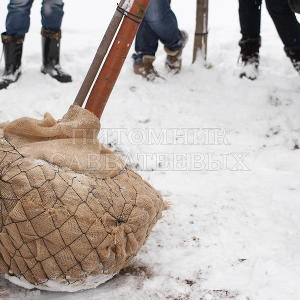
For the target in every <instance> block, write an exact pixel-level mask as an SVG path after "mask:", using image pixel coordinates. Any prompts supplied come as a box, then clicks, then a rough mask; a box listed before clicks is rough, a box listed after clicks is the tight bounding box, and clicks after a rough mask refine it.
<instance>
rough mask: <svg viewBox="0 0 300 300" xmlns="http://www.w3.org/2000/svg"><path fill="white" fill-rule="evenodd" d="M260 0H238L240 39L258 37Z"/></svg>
mask: <svg viewBox="0 0 300 300" xmlns="http://www.w3.org/2000/svg"><path fill="white" fill-rule="evenodd" d="M261 4H262V1H261V0H239V18H240V25H241V34H242V39H243V40H247V39H257V38H259V37H260V23H261Z"/></svg>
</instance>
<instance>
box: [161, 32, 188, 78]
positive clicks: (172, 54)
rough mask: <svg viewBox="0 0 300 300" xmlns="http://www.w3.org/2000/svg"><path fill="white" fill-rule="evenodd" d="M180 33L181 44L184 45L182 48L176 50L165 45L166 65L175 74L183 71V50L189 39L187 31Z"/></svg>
mask: <svg viewBox="0 0 300 300" xmlns="http://www.w3.org/2000/svg"><path fill="white" fill-rule="evenodd" d="M180 33H181V45H182V47H181V49H179V50H175V51H174V50H171V49H168V48H167V47H165V51H166V53H167V58H166V62H165V66H166V68H167V70H168V71H169V72H172V73H174V74H177V73H179V72H180V71H181V66H182V50H183V48H184V47H185V45H186V43H187V41H188V34H187V33H186V32H185V31H180Z"/></svg>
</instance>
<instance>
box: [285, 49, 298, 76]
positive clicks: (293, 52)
mask: <svg viewBox="0 0 300 300" xmlns="http://www.w3.org/2000/svg"><path fill="white" fill-rule="evenodd" d="M284 51H285V53H286V55H287V56H288V57H289V58H290V60H291V62H292V64H293V66H294V68H295V70H296V71H297V72H298V73H299V74H300V47H290V48H288V47H285V48H284Z"/></svg>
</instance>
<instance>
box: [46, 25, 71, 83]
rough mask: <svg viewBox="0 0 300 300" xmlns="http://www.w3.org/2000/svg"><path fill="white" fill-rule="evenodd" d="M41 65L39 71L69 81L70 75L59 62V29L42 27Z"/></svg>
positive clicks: (59, 79)
mask: <svg viewBox="0 0 300 300" xmlns="http://www.w3.org/2000/svg"><path fill="white" fill-rule="evenodd" d="M41 34H42V50H43V66H42V69H41V72H42V73H43V74H48V75H50V76H51V77H52V78H54V79H56V80H57V81H59V82H71V81H72V77H71V75H69V74H67V73H66V72H64V71H63V70H62V68H61V66H60V64H59V56H60V40H61V31H53V30H48V29H44V28H43V29H42V32H41Z"/></svg>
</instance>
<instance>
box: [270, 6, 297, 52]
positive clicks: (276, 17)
mask: <svg viewBox="0 0 300 300" xmlns="http://www.w3.org/2000/svg"><path fill="white" fill-rule="evenodd" d="M266 5H267V9H268V11H269V14H270V16H271V18H272V20H273V22H274V24H275V26H276V29H277V32H278V34H279V36H280V38H281V40H282V42H283V44H284V46H285V47H295V46H298V47H299V46H300V24H299V22H298V21H297V18H296V16H295V14H294V13H293V12H292V10H291V8H290V6H289V4H288V0H266Z"/></svg>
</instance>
